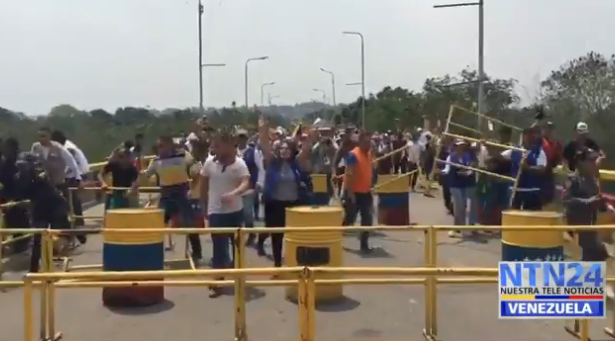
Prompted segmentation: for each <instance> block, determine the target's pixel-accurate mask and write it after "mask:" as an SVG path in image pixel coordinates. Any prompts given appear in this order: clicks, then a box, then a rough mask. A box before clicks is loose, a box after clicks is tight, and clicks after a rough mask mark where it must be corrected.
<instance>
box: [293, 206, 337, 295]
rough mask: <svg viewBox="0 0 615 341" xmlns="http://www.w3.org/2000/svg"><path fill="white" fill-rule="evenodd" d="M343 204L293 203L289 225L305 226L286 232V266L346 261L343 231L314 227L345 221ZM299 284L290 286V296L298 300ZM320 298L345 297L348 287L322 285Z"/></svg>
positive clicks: (319, 287)
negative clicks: (300, 204)
mask: <svg viewBox="0 0 615 341" xmlns="http://www.w3.org/2000/svg"><path fill="white" fill-rule="evenodd" d="M342 219H343V211H342V209H341V207H334V206H331V207H305V206H300V207H293V208H287V209H286V225H287V226H288V227H297V228H303V230H300V231H299V232H286V233H285V238H284V242H285V244H286V245H285V248H284V252H285V255H284V261H285V263H286V264H285V265H286V266H290V267H293V266H341V265H342V264H343V259H342V257H343V249H342V247H343V234H342V230H341V229H340V230H338V231H327V232H325V231H312V229H311V228H312V227H318V226H334V225H338V224H339V225H341V222H342ZM296 289H297V288H295V287H288V288H287V289H286V297H287V298H288V299H290V300H291V301H296V300H297V291H296ZM315 295H316V300H318V301H331V300H337V299H341V298H342V297H343V296H344V289H343V287H342V286H341V285H338V286H333V285H331V286H325V287H323V286H318V287H317V288H316V293H315Z"/></svg>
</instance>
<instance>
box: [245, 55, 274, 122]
mask: <svg viewBox="0 0 615 341" xmlns="http://www.w3.org/2000/svg"><path fill="white" fill-rule="evenodd" d="M265 59H269V56H262V57H254V58H249V59H248V60H246V66H245V70H244V71H245V80H244V82H245V84H244V86H245V101H246V110H248V108H249V107H250V103H249V102H248V64H250V62H252V61H255V60H265Z"/></svg>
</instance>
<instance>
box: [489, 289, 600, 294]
mask: <svg viewBox="0 0 615 341" xmlns="http://www.w3.org/2000/svg"><path fill="white" fill-rule="evenodd" d="M604 291H605V290H604V288H602V287H599V288H596V287H542V288H539V287H501V288H500V295H583V296H594V295H604Z"/></svg>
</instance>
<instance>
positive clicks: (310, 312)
mask: <svg viewBox="0 0 615 341" xmlns="http://www.w3.org/2000/svg"><path fill="white" fill-rule="evenodd" d="M319 209H322V208H319ZM513 219H517V220H519V218H513ZM525 219H527V218H525ZM521 220H523V219H521ZM539 220H540V221H537V220H534V225H529V226H528V225H527V222H525V224H524V225H504V226H404V227H396V226H373V227H340V226H322V227H310V226H303V227H286V228H251V229H243V228H240V229H237V230H236V231H235V234H236V236H237V241H236V243H238V244H236V246H238V247H237V249H241V248H242V247H243V243H241V239H243V238H242V237H241V234H242V233H271V232H273V233H280V232H286V233H297V234H299V233H314V232H331V231H337V232H339V231H342V230H345V229H348V230H356V231H373V230H385V231H386V230H388V231H407V230H410V229H412V230H417V231H425V233H426V234H425V246H424V247H425V266H424V267H420V268H399V267H396V268H373V267H369V268H367V267H342V266H341V265H342V264H341V262H340V264H339V265H340V266H319V267H314V268H312V267H309V266H308V267H305V266H304V267H288V268H267V269H225V270H175V271H164V270H162V271H125V272H82V273H79V272H77V273H64V272H57V273H54V272H52V271H53V269H52V268H48V264H47V266H46V265H44V266H43V268H44V269H45V271H47V273H39V274H28V275H26V277H25V278H24V286H25V288H24V295H25V296H24V305H25V307H24V318H25V319H26V320H25V321H24V328H25V330H24V333H25V335H26V338H29V339H30V340H32V338H33V337H34V331H33V330H32V328H33V322H32V317H33V312H32V307H31V305H32V297H31V295H32V291H33V287H34V286H40V288H41V290H42V295H41V297H42V298H41V312H42V314H41V315H42V316H41V322H42V323H41V336H42V337H43V339H46V340H49V339H53V340H55V339H57V338H58V335H60V336H61V334H60V333H56V332H55V326H54V324H55V318H54V316H55V314H54V306H55V302H54V298H55V297H54V295H55V292H54V290H55V288H94V287H115V288H119V287H126V286H131V287H135V286H138V287H159V286H163V285H165V286H207V285H217V286H235V288H238V286H240V285H243V286H244V288H245V287H250V286H292V285H297V284H299V286H300V287H299V289H297V290H298V297H299V298H300V299H299V300H298V301H299V313H300V316H301V320H300V326H301V327H300V333H301V337H303V339H305V340H314V338H315V334H314V330H315V326H314V318H313V316H314V306H315V303H316V300H317V299H318V288H320V287H325V286H333V287H336V286H342V285H374V284H404V285H416V284H420V285H426V296H427V297H426V304H425V327H426V328H425V331H424V333H425V336H426V338H427V339H429V340H434V339H436V336H437V311H436V306H437V298H436V289H437V284H440V283H442V284H495V283H497V281H498V269H497V268H439V267H437V257H436V247H437V232H438V231H450V230H462V231H463V230H502V231H519V232H530V231H534V232H536V233H542V232H545V231H554V232H558V233H559V234H562V233H563V232H565V231H567V230H570V229H573V230H593V231H597V230H600V229H611V230H613V229H615V226H614V225H609V226H573V227H570V226H564V225H558V224H556V223H554V221H553V218H552V217H551V218H550V217H549V216H544V217H542V218H541V219H539ZM323 224H324V223H323ZM511 224H513V222H511ZM540 224H543V225H540ZM545 224H546V225H545ZM105 231H106V232H109V233H113V234H118V235H120V234H125V235H130V234H133V235H134V234H137V235H139V234H140V235H143V234H147V233H150V234H151V233H158V234H161V235H162V234H171V233H178V234H188V233H200V234H207V233H229V232H228V229H224V228H222V229H220V228H211V229H195V228H176V229H175V228H166V229H162V228H153V229H152V228H150V229H139V228H135V229H121V228H120V229H111V228H110V229H106V230H105ZM58 232H59V233H64V232H65V231H53V230H49V231H47V234H48V235H49V236H50V235H53V234H55V233H58ZM49 236H45V239H46V240H48V241H49V240H51V239H50V238H48V237H49ZM506 238H507V240H512V239H514V238H512V239H511V238H510V237H508V236H507V237H506ZM44 244H45V245H48V244H49V242H47V243H44ZM47 252H48V250H47V249H46V250H45V252H44V253H43V255H45V254H47ZM237 252H239V253H237ZM240 252H242V251H239V250H236V260H237V261H238V262H237V264H236V267H240V266H243V260H242V257H243V256H242V255H241V253H240ZM47 259H49V258H47ZM44 262H45V260H44ZM251 275H260V276H262V275H275V276H283V277H284V278H295V279H292V280H290V279H284V280H269V281H262V280H261V281H258V280H248V279H247V278H248V277H249V276H251ZM358 275H365V276H368V278H356V277H355V276H358ZM388 275H390V276H415V277H420V278H399V277H396V278H373V277H374V276H388ZM225 276H226V277H231V278H234V280H227V281H211V280H209V281H202V280H194V278H196V277H213V278H219V277H225ZM346 276H347V277H352V278H343V277H346ZM455 276H461V277H462V278H454V277H455ZM179 278H191V279H192V280H184V281H178V280H176V279H179ZM296 278H299V280H297V279H296ZM239 279H242V280H244V281H243V283H242V284H239V283H238V280H239ZM614 281H615V279H613V278H607V282H608V283H613V282H614ZM39 283H40V284H39ZM301 286H303V288H302V287H301ZM241 292H242V291H241V290H240V291H239V292H238V293H241ZM240 301H243V302H240ZM240 304H243V305H245V295H242V294H240V295H238V298H237V299H236V300H235V305H236V307H235V308H236V311H237V310H238V309H237V306H239V305H240ZM235 316H236V317H237V316H238V314H237V313H236V315H235ZM585 322H586V321H583V320H582V321H581V322H580V323H581V324H582V325H581V328H580V335H579V338H580V339H581V340H582V341H588V339H589V335H588V329H587V328H585V327H583V324H585ZM242 323H245V319H244V320H243V321H236V331H235V334H236V337H239V339H242V340H246V339H247V332H246V330H245V326H243V327H242ZM585 325H586V324H585ZM242 328H243V329H242Z"/></svg>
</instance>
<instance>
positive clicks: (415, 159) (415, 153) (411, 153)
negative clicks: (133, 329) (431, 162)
mask: <svg viewBox="0 0 615 341" xmlns="http://www.w3.org/2000/svg"><path fill="white" fill-rule="evenodd" d="M406 146H407V148H406V155H407V157H408V171H409V172H412V171H415V170H417V169H419V165H420V164H421V146H420V145H419V144H418V142H414V141H412V138H411V137H409V138H408V142H407V143H406ZM418 178H419V175H418V174H417V173H415V174H413V175H412V183H411V184H410V187H411V188H410V189H411V190H414V188H415V187H416V183H417V181H418Z"/></svg>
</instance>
